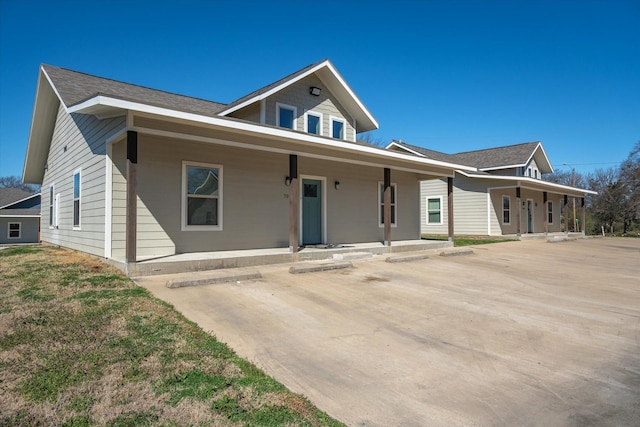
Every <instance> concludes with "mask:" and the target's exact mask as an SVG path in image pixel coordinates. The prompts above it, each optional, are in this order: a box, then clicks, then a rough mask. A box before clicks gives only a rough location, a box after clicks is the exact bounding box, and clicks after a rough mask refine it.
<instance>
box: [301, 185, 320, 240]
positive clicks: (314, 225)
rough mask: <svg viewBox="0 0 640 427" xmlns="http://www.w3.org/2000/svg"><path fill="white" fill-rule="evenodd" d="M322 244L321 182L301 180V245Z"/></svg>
mask: <svg viewBox="0 0 640 427" xmlns="http://www.w3.org/2000/svg"><path fill="white" fill-rule="evenodd" d="M316 243H322V181H320V180H317V179H303V180H302V244H303V245H310V244H316Z"/></svg>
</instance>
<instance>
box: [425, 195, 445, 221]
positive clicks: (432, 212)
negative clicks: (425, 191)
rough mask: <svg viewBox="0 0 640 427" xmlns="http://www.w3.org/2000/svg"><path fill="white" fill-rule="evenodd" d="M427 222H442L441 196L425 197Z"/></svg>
mask: <svg viewBox="0 0 640 427" xmlns="http://www.w3.org/2000/svg"><path fill="white" fill-rule="evenodd" d="M427 224H429V225H436V224H442V196H437V197H427Z"/></svg>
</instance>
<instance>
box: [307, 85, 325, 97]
mask: <svg viewBox="0 0 640 427" xmlns="http://www.w3.org/2000/svg"><path fill="white" fill-rule="evenodd" d="M320 92H322V89H320V88H319V87H315V86H311V87H310V88H309V93H310V94H311V95H313V96H320Z"/></svg>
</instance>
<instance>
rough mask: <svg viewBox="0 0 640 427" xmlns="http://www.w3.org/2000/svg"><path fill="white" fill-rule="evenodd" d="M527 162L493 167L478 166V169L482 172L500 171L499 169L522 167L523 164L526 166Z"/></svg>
mask: <svg viewBox="0 0 640 427" xmlns="http://www.w3.org/2000/svg"><path fill="white" fill-rule="evenodd" d="M527 163H528V162H527ZM527 163H521V164H518V165H506V166H493V167H490V168H478V170H479V171H481V172H486V171H498V170H502V169H511V168H521V167H523V166H526V165H527Z"/></svg>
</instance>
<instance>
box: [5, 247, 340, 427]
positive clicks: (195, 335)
mask: <svg viewBox="0 0 640 427" xmlns="http://www.w3.org/2000/svg"><path fill="white" fill-rule="evenodd" d="M0 253H4V254H3V255H2V257H0V322H1V323H0V325H2V328H0V372H1V373H2V378H3V386H2V391H1V392H0V426H5V425H7V426H9V425H11V426H14V425H17V426H20V425H24V426H27V425H29V426H30V425H64V426H91V425H109V426H140V425H142V426H144V425H163V426H182V425H198V426H213V425H221V424H222V425H229V426H282V425H287V426H338V425H342V424H341V423H339V422H337V421H336V420H333V419H331V418H330V417H328V416H327V415H326V414H324V413H323V412H321V411H319V410H318V409H317V408H315V407H314V406H313V405H312V404H311V403H310V402H309V401H308V400H307V399H305V398H303V397H302V396H299V395H296V394H293V393H291V392H290V391H288V390H287V389H286V388H285V387H284V386H283V385H282V384H280V383H278V382H277V381H275V380H274V379H273V378H271V377H269V376H268V375H266V374H265V373H264V372H262V371H260V370H259V369H258V368H256V367H255V366H254V365H252V364H251V363H249V362H247V361H245V360H243V359H241V358H239V357H238V356H237V355H236V354H235V353H234V352H233V351H232V350H230V349H229V348H228V347H227V346H226V345H224V344H222V343H220V342H219V341H217V340H216V339H215V338H214V337H212V336H211V335H209V334H207V333H206V332H204V331H203V330H202V329H200V328H199V327H198V326H197V325H196V324H194V323H192V322H190V321H188V320H186V319H185V318H184V317H183V316H182V315H181V314H179V313H178V312H176V311H175V310H174V309H173V308H172V307H171V306H169V305H168V304H166V303H164V302H162V301H160V300H157V299H156V298H154V297H153V296H151V295H150V294H149V293H148V292H147V291H146V290H144V289H143V288H140V287H137V286H136V285H135V284H134V283H133V282H131V281H130V280H129V279H128V278H126V277H124V276H122V275H121V274H120V273H119V272H118V271H116V270H114V269H113V268H112V267H109V266H107V265H105V264H104V263H103V262H102V261H100V260H98V259H96V258H92V257H89V256H84V255H81V254H78V253H76V252H73V251H66V250H62V249H59V248H52V247H46V246H45V247H42V248H39V247H38V248H30V247H20V248H10V249H4V250H2V251H0Z"/></svg>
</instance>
